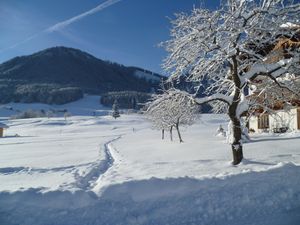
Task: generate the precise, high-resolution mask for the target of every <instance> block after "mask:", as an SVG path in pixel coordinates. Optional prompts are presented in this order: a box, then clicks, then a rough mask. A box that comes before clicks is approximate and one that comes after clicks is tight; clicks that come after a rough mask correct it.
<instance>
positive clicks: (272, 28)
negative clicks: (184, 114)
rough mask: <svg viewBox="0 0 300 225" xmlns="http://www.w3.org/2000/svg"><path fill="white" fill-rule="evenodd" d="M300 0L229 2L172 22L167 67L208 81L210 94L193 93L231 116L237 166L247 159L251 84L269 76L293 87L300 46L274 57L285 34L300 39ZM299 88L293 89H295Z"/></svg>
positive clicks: (177, 75) (177, 76)
mask: <svg viewBox="0 0 300 225" xmlns="http://www.w3.org/2000/svg"><path fill="white" fill-rule="evenodd" d="M299 21H300V4H299V3H297V4H296V3H294V1H289V0H258V1H256V0H228V1H223V4H222V5H221V7H220V8H219V9H218V10H215V11H210V10H208V9H201V8H200V9H194V10H193V11H192V13H191V15H185V14H179V15H177V19H175V20H174V21H172V25H173V28H172V30H171V40H170V41H167V42H166V43H165V47H166V50H167V51H168V52H169V56H168V57H167V59H166V60H165V62H164V67H165V69H166V70H167V71H168V72H169V73H171V78H170V79H173V80H180V77H181V76H187V78H188V79H189V80H190V81H195V82H199V83H200V85H199V86H198V87H197V88H196V90H199V89H201V81H206V82H205V83H206V84H207V83H208V85H207V87H205V88H206V94H207V97H204V98H197V97H196V96H197V91H196V93H195V94H194V95H193V96H191V97H193V98H194V101H195V102H196V103H198V104H203V103H207V102H210V103H211V104H212V106H213V108H214V110H215V111H220V110H226V112H227V114H228V116H229V118H230V126H229V127H230V129H231V132H230V133H231V134H232V137H231V138H230V140H231V142H230V144H231V149H232V153H233V164H234V165H236V164H239V163H240V162H241V160H242V159H243V147H242V129H243V128H242V124H241V116H242V114H243V113H245V112H247V111H248V110H249V107H250V105H249V100H248V99H249V98H248V96H249V95H250V93H249V92H248V87H249V85H250V84H252V82H253V81H254V80H255V79H256V78H257V77H258V76H263V77H264V78H265V79H267V80H270V81H271V83H272V84H274V85H277V86H280V87H281V88H285V89H289V90H290V89H291V87H292V86H291V85H287V84H286V83H285V82H284V79H280V78H281V77H283V76H286V74H293V75H297V74H296V71H297V70H298V71H299V48H285V49H284V54H283V55H282V56H281V57H277V60H269V59H270V58H274V56H273V55H272V54H274V51H272V50H273V49H274V46H276V44H277V43H278V42H279V41H280V39H281V38H288V39H289V40H293V39H296V40H299V26H297V25H295V24H297V23H299ZM291 91H293V90H291Z"/></svg>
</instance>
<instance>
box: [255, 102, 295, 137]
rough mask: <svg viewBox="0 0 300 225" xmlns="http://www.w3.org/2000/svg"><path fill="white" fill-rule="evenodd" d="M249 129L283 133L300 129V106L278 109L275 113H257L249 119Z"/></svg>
mask: <svg viewBox="0 0 300 225" xmlns="http://www.w3.org/2000/svg"><path fill="white" fill-rule="evenodd" d="M249 130H250V131H254V132H264V131H272V132H274V133H283V132H286V131H287V130H291V131H296V130H300V107H295V108H291V109H289V110H276V111H275V112H274V113H272V114H271V113H257V114H256V115H255V116H251V117H250V120H249Z"/></svg>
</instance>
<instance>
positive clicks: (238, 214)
mask: <svg viewBox="0 0 300 225" xmlns="http://www.w3.org/2000/svg"><path fill="white" fill-rule="evenodd" d="M8 106H10V107H12V108H13V109H18V110H24V109H26V108H27V109H28V108H31V109H41V108H43V109H45V110H46V109H47V108H48V107H49V108H50V107H52V108H53V106H48V105H41V104H30V105H29V104H17V103H14V104H9V105H5V107H2V108H1V109H0V110H1V115H5V117H3V118H2V119H4V120H5V121H6V122H7V124H8V125H9V127H10V128H9V129H7V130H5V137H4V138H1V139H0V165H1V166H0V184H1V185H0V221H1V223H0V224H3V225H10V224H26V225H27V224H28V225H32V224H43V225H46V224H49V225H50V224H64V225H68V224H70V225H76V224H78V225H79V224H80V225H82V224H99V225H100V224H101V225H102V224H263V225H268V224H272V225H273V224H278V225H279V224H291V225H292V224H293V225H294V224H295V225H296V224H299V222H300V176H299V173H300V167H299V165H300V152H299V143H300V141H299V140H300V133H298V132H290V133H285V134H277V135H274V134H269V133H264V134H253V135H251V141H250V142H249V143H245V144H244V146H245V149H244V157H245V159H244V160H243V162H242V163H241V164H240V165H238V166H233V165H232V164H231V151H230V148H229V146H228V144H227V143H226V138H225V137H223V136H218V135H216V130H217V129H218V127H219V125H223V127H226V124H227V123H228V118H227V117H226V115H223V114H204V115H202V116H201V118H200V119H199V120H198V121H197V122H196V124H194V125H193V126H191V127H189V128H186V129H184V130H183V131H182V136H183V140H184V142H183V143H179V141H178V140H177V139H176V137H174V140H173V141H170V140H169V139H168V135H167V134H166V137H165V140H161V136H160V135H161V134H160V132H159V131H157V130H153V129H152V125H151V124H150V123H149V121H147V120H146V119H145V118H144V116H143V115H140V114H122V115H121V117H119V118H117V119H114V118H112V117H111V116H110V115H109V113H110V109H107V108H104V107H100V106H99V103H98V97H97V96H87V97H85V98H84V99H83V100H80V101H77V102H74V103H71V104H66V105H63V106H59V107H61V108H64V109H68V111H69V112H70V113H71V114H72V116H70V117H68V118H66V119H65V118H64V117H63V116H59V115H58V116H57V117H51V118H47V117H46V118H33V119H12V120H11V119H9V115H10V114H13V112H12V111H11V110H7V108H8ZM59 107H58V108H59ZM94 115H95V116H94ZM16 134H17V135H16Z"/></svg>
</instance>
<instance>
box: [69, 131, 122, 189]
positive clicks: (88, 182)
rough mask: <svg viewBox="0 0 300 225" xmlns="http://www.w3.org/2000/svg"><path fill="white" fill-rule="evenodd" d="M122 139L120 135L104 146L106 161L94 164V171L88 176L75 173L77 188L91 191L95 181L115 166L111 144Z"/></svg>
mask: <svg viewBox="0 0 300 225" xmlns="http://www.w3.org/2000/svg"><path fill="white" fill-rule="evenodd" d="M121 137H122V136H121V135H118V136H117V137H115V138H113V139H112V140H109V141H107V142H106V143H105V144H104V145H103V147H104V149H103V152H104V154H105V157H104V159H102V160H99V161H96V162H94V163H93V166H92V169H91V170H90V171H89V172H88V173H87V174H85V175H84V176H80V175H79V173H78V171H76V172H75V180H76V181H75V186H76V187H77V188H80V189H82V190H87V191H88V190H91V189H92V188H93V187H94V186H95V181H96V180H97V179H98V178H99V177H100V176H102V175H103V174H105V173H106V171H107V170H108V169H109V168H111V167H112V166H113V164H114V162H115V159H114V157H113V156H112V153H111V151H110V144H111V143H113V142H115V141H117V140H119V139H120V138H121Z"/></svg>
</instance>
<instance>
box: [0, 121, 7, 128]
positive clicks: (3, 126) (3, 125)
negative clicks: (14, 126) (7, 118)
mask: <svg viewBox="0 0 300 225" xmlns="http://www.w3.org/2000/svg"><path fill="white" fill-rule="evenodd" d="M0 128H8V126H7V125H6V124H4V123H1V122H0Z"/></svg>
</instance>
